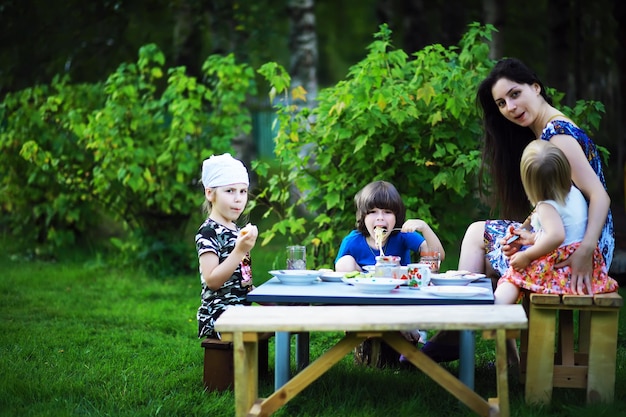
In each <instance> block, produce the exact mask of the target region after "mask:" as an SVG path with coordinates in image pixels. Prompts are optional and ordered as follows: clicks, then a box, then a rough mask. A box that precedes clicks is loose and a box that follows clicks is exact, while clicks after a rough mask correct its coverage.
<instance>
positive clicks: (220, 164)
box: [196, 154, 259, 339]
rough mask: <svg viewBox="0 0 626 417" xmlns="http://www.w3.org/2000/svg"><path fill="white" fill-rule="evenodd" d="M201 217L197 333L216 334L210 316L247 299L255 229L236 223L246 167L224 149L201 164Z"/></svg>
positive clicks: (245, 194) (247, 182) (242, 205)
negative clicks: (203, 205) (205, 216)
mask: <svg viewBox="0 0 626 417" xmlns="http://www.w3.org/2000/svg"><path fill="white" fill-rule="evenodd" d="M202 184H203V185H204V196H205V208H206V211H207V215H208V217H207V219H206V220H205V221H204V223H202V225H201V226H200V228H199V229H198V233H197V234H196V248H197V250H198V261H199V268H200V281H201V283H202V303H201V305H200V308H198V315H197V317H198V337H200V338H202V337H212V338H217V339H219V338H220V335H219V333H217V332H216V331H215V327H214V325H215V320H217V318H218V317H219V316H220V315H221V314H222V313H223V312H224V311H225V310H226V309H227V308H228V307H229V306H231V305H240V304H247V301H246V294H247V293H248V292H249V291H250V290H251V289H252V269H251V260H250V250H251V249H252V248H253V247H254V245H255V243H256V239H257V236H258V234H259V232H258V230H257V228H256V226H253V225H251V224H248V225H247V226H245V227H244V228H239V227H238V226H237V224H236V221H237V220H238V219H239V217H240V216H241V214H242V213H243V210H244V209H245V207H246V203H247V202H248V186H249V185H250V180H249V178H248V171H247V170H246V167H245V166H244V165H243V163H241V161H239V160H237V159H235V158H233V157H232V156H230V154H223V155H213V156H211V157H210V158H209V159H206V160H205V161H204V162H203V164H202Z"/></svg>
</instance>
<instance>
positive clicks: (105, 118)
mask: <svg viewBox="0 0 626 417" xmlns="http://www.w3.org/2000/svg"><path fill="white" fill-rule="evenodd" d="M164 64H165V57H164V55H163V54H162V52H161V51H160V50H159V49H158V48H157V47H156V46H155V45H146V46H144V47H142V48H141V49H140V51H139V59H138V61H137V63H129V64H122V65H120V66H119V68H118V69H117V70H116V71H115V72H114V73H113V74H111V75H110V76H109V78H108V79H107V81H106V82H105V83H104V84H95V85H93V86H74V85H71V84H67V83H65V82H63V83H59V85H58V86H54V87H55V88H48V87H45V86H44V87H37V88H34V89H29V90H25V91H21V92H19V93H16V94H15V95H14V97H11V100H7V101H5V103H3V106H4V108H3V120H4V123H5V125H6V127H7V128H6V129H5V131H4V132H3V135H2V146H3V147H4V148H5V149H10V150H11V153H10V155H9V157H7V158H10V160H9V161H7V166H9V167H10V169H13V170H18V169H19V170H20V172H16V173H15V175H13V176H11V177H9V178H5V179H4V184H5V187H6V188H9V189H10V190H11V195H7V197H8V198H7V199H6V200H5V199H3V202H2V204H3V210H4V211H5V212H6V213H8V215H9V216H10V217H12V218H14V219H19V220H20V221H21V222H22V223H24V224H28V223H30V225H32V224H33V223H32V215H31V214H30V212H27V211H24V210H21V208H23V207H26V206H29V205H30V206H31V207H32V211H33V212H34V213H38V212H41V211H43V212H45V215H46V216H47V218H56V217H61V218H63V219H67V218H68V217H69V216H70V215H71V216H73V217H71V219H72V220H74V218H76V221H77V222H80V221H84V220H85V218H88V217H86V216H85V217H84V218H83V213H82V212H79V213H75V212H73V211H72V210H75V207H81V206H78V205H76V204H75V203H76V202H77V201H85V202H87V203H89V204H90V205H91V206H90V207H89V208H90V209H92V210H94V209H95V208H97V209H102V210H105V211H106V213H107V215H109V216H112V218H113V219H114V220H115V221H117V222H119V223H120V224H122V225H123V226H125V228H126V230H127V231H128V236H126V237H125V239H124V240H122V239H115V240H114V241H113V242H114V243H115V244H116V245H117V246H118V247H119V248H120V249H122V251H121V252H120V253H122V254H124V256H125V257H126V258H125V259H124V261H131V262H133V261H135V260H136V259H137V256H140V259H142V260H144V261H145V260H152V261H155V262H157V263H158V265H157V269H160V268H161V267H162V266H163V265H170V267H176V266H177V265H176V264H172V261H179V263H178V264H179V265H181V266H184V265H187V266H188V265H189V262H188V260H189V259H188V257H189V256H190V255H189V253H190V251H189V246H190V245H191V244H192V243H190V241H189V236H186V235H185V234H184V233H185V231H186V225H187V222H188V220H189V218H190V216H191V214H192V213H193V212H194V211H196V210H198V209H199V207H200V206H201V204H202V193H201V192H200V189H201V188H200V186H199V185H198V179H199V177H200V167H201V163H202V160H203V159H205V158H207V157H209V156H210V155H212V154H214V153H223V152H233V150H232V146H231V141H232V139H233V138H235V137H237V136H240V135H246V134H248V133H249V132H250V130H251V120H250V114H249V112H248V111H247V110H246V108H245V107H244V103H245V101H246V99H247V97H248V96H249V95H251V94H254V93H255V92H256V87H255V83H254V71H253V70H252V69H251V68H250V67H249V66H247V65H246V64H238V63H236V62H235V61H234V57H233V56H232V55H229V56H218V55H214V56H210V57H209V58H208V59H207V60H206V61H205V63H204V66H203V71H204V74H203V79H202V80H197V79H196V78H194V77H190V76H187V75H186V74H185V68H183V67H177V68H170V69H168V70H167V71H166V70H165V69H164ZM166 72H167V79H164V75H165V73H166ZM85 91H88V92H89V93H91V94H92V96H87V95H86V94H85ZM27 105H28V106H27ZM18 154H19V156H18ZM3 155H4V153H3ZM20 157H21V158H23V159H20ZM3 162H4V161H3ZM41 172H44V173H46V174H47V175H46V177H45V178H44V179H46V182H41V177H42V176H41V175H40V173H41ZM23 179H28V181H29V182H28V186H27V187H22V184H24V182H23ZM38 181H39V182H38ZM51 184H52V186H53V188H50V187H51ZM55 187H56V188H61V189H62V190H64V191H65V190H67V191H68V197H67V198H66V199H64V200H62V201H63V203H62V206H61V207H59V206H58V205H56V206H55V205H51V204H50V201H52V200H54V199H56V198H58V194H59V193H56V192H55ZM37 190H40V191H37ZM35 191H37V192H35ZM39 194H44V196H45V197H46V198H41V197H40V196H39ZM54 194H57V195H54ZM47 197H51V198H47ZM15 202H19V204H20V207H16V205H15V204H16V203H15ZM47 218H46V220H47ZM12 221H13V220H12ZM48 222H49V221H48ZM35 227H37V228H40V227H41V226H40V225H38V224H37V225H35ZM12 230H16V229H13V228H12ZM39 230H42V229H41V228H40V229H39ZM43 230H45V229H43ZM17 237H18V238H19V237H20V235H18V236H17ZM47 240H48V242H49V243H52V244H55V243H57V241H55V240H51V239H50V234H49V233H48V235H47ZM185 255H186V256H185ZM185 258H187V259H185Z"/></svg>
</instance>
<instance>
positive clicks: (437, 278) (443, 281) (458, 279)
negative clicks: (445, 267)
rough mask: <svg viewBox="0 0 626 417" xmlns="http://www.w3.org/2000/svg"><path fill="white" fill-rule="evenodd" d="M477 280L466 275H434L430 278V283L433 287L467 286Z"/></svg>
mask: <svg viewBox="0 0 626 417" xmlns="http://www.w3.org/2000/svg"><path fill="white" fill-rule="evenodd" d="M475 279H476V278H471V277H470V278H467V277H466V276H465V275H446V274H432V275H431V276H430V282H432V283H433V285H467V284H469V283H470V282H472V281H474V280H475Z"/></svg>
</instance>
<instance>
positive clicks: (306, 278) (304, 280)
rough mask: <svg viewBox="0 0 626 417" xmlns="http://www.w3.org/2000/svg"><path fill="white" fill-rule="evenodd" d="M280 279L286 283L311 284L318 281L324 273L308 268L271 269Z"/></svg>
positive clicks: (271, 272)
mask: <svg viewBox="0 0 626 417" xmlns="http://www.w3.org/2000/svg"><path fill="white" fill-rule="evenodd" d="M270 274H272V275H274V276H275V277H276V278H278V280H279V281H280V282H281V283H283V284H285V285H310V284H313V283H314V282H315V281H317V277H319V276H320V275H321V274H322V273H321V272H320V271H312V270H307V269H281V270H277V271H270Z"/></svg>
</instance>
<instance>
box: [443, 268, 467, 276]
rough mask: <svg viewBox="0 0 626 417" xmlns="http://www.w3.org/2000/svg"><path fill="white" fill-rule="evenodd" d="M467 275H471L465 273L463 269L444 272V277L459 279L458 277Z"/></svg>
mask: <svg viewBox="0 0 626 417" xmlns="http://www.w3.org/2000/svg"><path fill="white" fill-rule="evenodd" d="M467 274H471V272H470V271H466V270H464V269H461V270H455V269H452V270H449V271H446V273H445V275H446V277H459V276H463V275H467Z"/></svg>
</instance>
